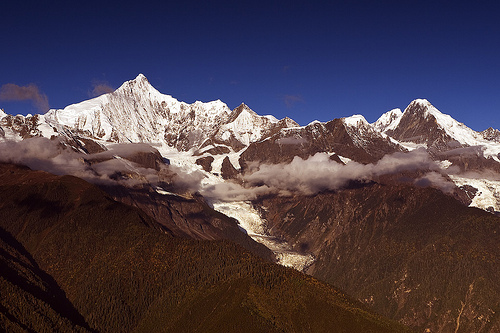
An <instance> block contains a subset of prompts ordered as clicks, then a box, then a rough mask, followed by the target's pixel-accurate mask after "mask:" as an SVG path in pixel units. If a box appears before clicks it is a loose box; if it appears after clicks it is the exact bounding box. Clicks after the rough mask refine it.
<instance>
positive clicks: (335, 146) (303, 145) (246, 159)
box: [240, 119, 403, 169]
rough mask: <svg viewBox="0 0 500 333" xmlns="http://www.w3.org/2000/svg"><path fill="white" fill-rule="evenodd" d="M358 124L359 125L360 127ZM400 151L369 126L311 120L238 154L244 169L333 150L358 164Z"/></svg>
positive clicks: (399, 148)
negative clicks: (357, 129)
mask: <svg viewBox="0 0 500 333" xmlns="http://www.w3.org/2000/svg"><path fill="white" fill-rule="evenodd" d="M361 127H362V126H360V127H359V128H361ZM401 150H403V148H402V147H399V146H398V145H396V144H394V143H392V142H391V141H390V140H389V139H388V138H384V137H383V136H382V135H381V134H379V133H377V132H375V131H373V130H370V129H369V127H368V126H366V127H365V128H362V129H361V130H359V131H356V130H355V129H353V128H352V127H350V126H348V125H346V123H345V122H344V121H343V120H342V119H334V120H332V121H329V122H327V123H319V122H314V123H311V124H309V125H307V126H306V127H298V128H288V129H283V130H281V131H280V132H279V133H277V134H275V135H273V136H271V137H270V138H269V139H267V140H263V141H260V142H256V143H253V144H251V145H250V146H249V147H248V148H247V149H246V150H245V151H244V152H243V153H242V154H241V157H240V165H241V166H242V168H243V169H246V168H247V167H248V164H249V163H250V162H258V163H269V164H278V163H289V162H291V161H292V159H293V158H294V157H295V156H298V157H301V158H303V159H306V158H307V157H309V156H312V155H314V154H316V153H318V152H327V153H335V154H337V155H340V156H343V157H347V158H349V159H352V160H354V161H357V162H360V163H373V162H376V161H377V160H379V159H380V158H382V157H383V156H384V155H385V154H388V153H394V152H396V151H401Z"/></svg>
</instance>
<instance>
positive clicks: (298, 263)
mask: <svg viewBox="0 0 500 333" xmlns="http://www.w3.org/2000/svg"><path fill="white" fill-rule="evenodd" d="M155 148H157V149H158V150H159V151H160V153H161V154H162V156H166V157H167V158H168V159H169V160H170V163H171V164H172V165H174V166H177V167H179V168H182V169H183V171H184V172H186V173H196V172H199V173H203V175H204V179H203V180H202V181H201V185H202V186H206V187H209V186H213V185H217V184H222V183H224V182H225V180H224V179H222V177H220V176H217V175H215V174H212V173H209V172H205V171H202V170H201V167H200V166H199V165H196V163H195V161H196V159H197V158H199V156H193V155H192V152H179V151H178V150H177V149H175V148H171V147H168V146H167V145H161V146H160V145H156V146H155ZM241 153H242V151H240V152H239V153H233V154H229V157H230V160H231V163H233V165H237V166H239V164H236V163H237V161H238V157H239V155H240V154H241ZM214 157H215V160H214V162H213V163H212V165H213V166H214V170H213V171H215V172H214V173H218V171H220V165H221V164H222V159H223V157H224V156H222V155H219V156H217V155H216V156H214ZM159 193H161V192H159ZM206 199H207V200H208V201H209V202H210V204H211V205H212V207H213V208H214V209H215V210H216V211H219V212H221V213H223V214H225V215H227V216H229V217H232V218H235V219H236V220H237V221H238V225H239V227H240V228H241V230H242V232H245V233H246V234H247V235H248V236H250V237H251V238H252V239H253V240H255V241H256V242H259V243H261V244H263V245H265V246H266V247H267V248H269V249H270V250H271V251H273V253H274V254H275V255H276V259H277V260H278V263H279V264H281V265H283V266H287V267H293V268H295V269H297V270H299V271H303V270H304V269H305V268H307V267H309V266H310V265H311V264H312V263H313V261H314V257H313V256H312V255H303V254H300V253H297V252H294V251H292V249H291V246H290V245H289V244H288V243H286V242H285V241H283V240H280V239H277V238H276V237H273V236H271V235H269V234H268V233H267V232H266V221H265V220H263V219H262V218H261V217H260V215H259V213H258V211H257V210H256V209H255V208H254V207H253V206H252V204H251V203H250V202H247V201H224V200H221V199H219V198H214V197H211V198H206Z"/></svg>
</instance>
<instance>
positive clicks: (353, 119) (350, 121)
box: [342, 114, 369, 127]
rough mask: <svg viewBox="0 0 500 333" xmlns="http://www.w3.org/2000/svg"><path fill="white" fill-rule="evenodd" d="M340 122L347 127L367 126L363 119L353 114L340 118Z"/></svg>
mask: <svg viewBox="0 0 500 333" xmlns="http://www.w3.org/2000/svg"><path fill="white" fill-rule="evenodd" d="M342 121H343V122H344V124H346V125H348V126H355V127H356V126H360V125H369V124H368V122H367V121H366V119H365V117H363V116H362V115H360V114H355V115H352V116H350V117H344V118H342Z"/></svg>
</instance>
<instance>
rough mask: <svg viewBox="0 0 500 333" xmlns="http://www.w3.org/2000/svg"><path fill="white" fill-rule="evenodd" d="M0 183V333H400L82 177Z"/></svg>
mask: <svg viewBox="0 0 500 333" xmlns="http://www.w3.org/2000/svg"><path fill="white" fill-rule="evenodd" d="M0 184H1V185H0V216H2V218H1V219H0V224H1V225H0V227H2V228H3V229H2V243H1V244H2V249H3V250H2V251H3V252H2V257H1V258H2V261H1V263H2V268H3V267H9V270H6V269H5V270H4V269H2V270H1V277H0V281H1V284H0V286H1V288H2V289H1V294H2V298H1V303H0V314H1V315H0V319H1V323H0V324H1V327H2V329H4V330H7V329H9V330H10V329H11V328H13V327H14V328H15V329H12V330H13V331H16V330H17V331H22V330H29V331H35V332H42V331H79V330H80V331H85V330H87V329H90V330H96V331H101V332H131V331H134V332H158V331H165V332H194V331H198V332H283V331H284V332H401V331H405V330H406V329H405V328H404V327H402V326H400V325H399V324H397V323H395V322H392V321H390V320H387V319H384V318H383V317H381V316H379V315H376V314H374V313H373V312H372V311H370V310H369V309H368V308H367V307H365V306H364V305H362V304H361V303H359V302H357V301H355V300H353V299H351V298H350V297H348V296H346V295H345V294H343V293H342V292H341V291H339V290H337V289H335V288H333V287H331V286H329V285H327V284H325V283H323V282H320V281H318V280H316V279H314V278H312V277H308V276H306V275H304V274H302V273H299V272H297V271H295V270H293V269H287V268H284V267H281V266H277V265H275V264H272V263H270V262H266V261H264V260H262V259H260V258H259V257H256V256H255V255H253V254H251V253H250V252H248V251H247V250H245V249H243V248H242V247H241V246H239V245H236V244H234V243H230V242H228V241H202V240H190V239H182V238H176V237H173V236H172V235H171V233H170V231H169V230H168V229H165V228H164V227H162V226H160V225H159V224H157V223H156V222H154V221H153V220H152V219H151V218H150V217H149V216H148V215H146V214H145V213H143V212H142V211H140V210H138V209H136V208H132V207H130V206H126V205H124V204H121V203H118V202H116V201H114V200H112V199H111V198H110V197H109V196H108V195H106V194H105V193H104V192H102V191H101V190H99V189H98V188H96V187H95V186H93V185H91V184H89V183H86V182H85V181H83V180H81V179H78V178H75V177H71V176H63V177H58V176H54V175H50V174H48V173H44V172H39V171H31V170H29V169H26V168H22V167H17V166H12V165H5V164H4V165H0ZM62 308H64V309H65V310H64V311H63V310H62ZM35 312H36V314H35ZM38 314H39V316H38ZM37 316H38V317H43V318H41V319H36V320H34V319H33V320H32V318H34V317H37ZM28 324H29V325H30V326H28Z"/></svg>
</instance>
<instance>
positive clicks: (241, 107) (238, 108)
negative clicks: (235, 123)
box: [233, 102, 252, 112]
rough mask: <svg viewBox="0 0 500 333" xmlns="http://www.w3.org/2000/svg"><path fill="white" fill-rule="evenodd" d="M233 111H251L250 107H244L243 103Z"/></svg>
mask: <svg viewBox="0 0 500 333" xmlns="http://www.w3.org/2000/svg"><path fill="white" fill-rule="evenodd" d="M234 110H239V111H240V112H241V111H243V110H250V111H252V109H250V107H249V106H248V105H246V104H245V103H244V102H242V103H241V104H240V105H238V106H237V107H235V108H234ZM234 110H233V111H234Z"/></svg>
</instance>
